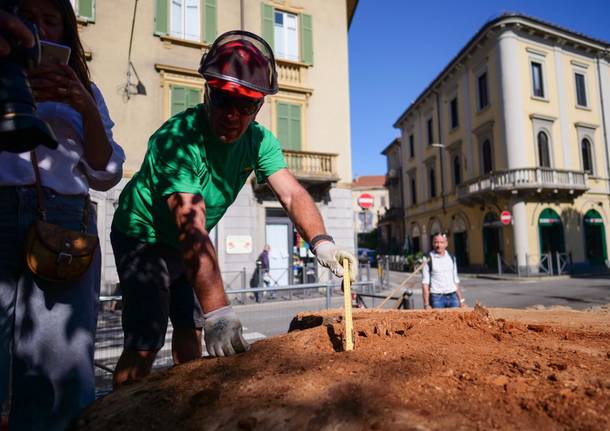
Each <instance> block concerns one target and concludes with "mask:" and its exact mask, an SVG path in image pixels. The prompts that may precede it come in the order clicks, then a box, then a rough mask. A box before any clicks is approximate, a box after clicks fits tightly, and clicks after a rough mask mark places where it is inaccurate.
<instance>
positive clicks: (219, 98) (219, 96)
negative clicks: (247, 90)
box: [207, 86, 263, 115]
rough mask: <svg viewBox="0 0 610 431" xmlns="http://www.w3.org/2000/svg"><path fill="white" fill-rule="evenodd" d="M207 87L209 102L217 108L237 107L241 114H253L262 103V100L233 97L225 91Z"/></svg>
mask: <svg viewBox="0 0 610 431" xmlns="http://www.w3.org/2000/svg"><path fill="white" fill-rule="evenodd" d="M207 88H208V95H209V98H210V103H211V104H212V105H213V106H214V107H215V108H217V109H221V110H227V109H231V108H235V109H237V112H239V113H240V114H241V115H253V114H255V113H256V111H257V110H258V109H259V108H260V107H261V105H262V104H263V100H262V99H261V100H250V99H246V98H243V97H235V96H232V95H230V94H228V93H227V92H225V91H221V90H217V89H215V88H212V87H209V86H208V87H207Z"/></svg>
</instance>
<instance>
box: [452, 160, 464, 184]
mask: <svg viewBox="0 0 610 431" xmlns="http://www.w3.org/2000/svg"><path fill="white" fill-rule="evenodd" d="M461 165H462V164H461V163H460V156H458V155H455V156H454V157H453V184H455V185H456V186H457V185H459V184H460V183H461V182H462V166H461Z"/></svg>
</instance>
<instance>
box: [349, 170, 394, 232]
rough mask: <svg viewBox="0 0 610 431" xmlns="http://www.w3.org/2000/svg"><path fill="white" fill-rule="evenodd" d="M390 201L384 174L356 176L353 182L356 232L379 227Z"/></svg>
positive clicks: (368, 230)
mask: <svg viewBox="0 0 610 431" xmlns="http://www.w3.org/2000/svg"><path fill="white" fill-rule="evenodd" d="M361 200H362V201H361ZM388 202H389V198H388V189H387V188H386V186H385V176H384V175H363V176H360V177H356V179H355V180H354V181H353V182H352V209H353V211H354V226H355V230H356V233H368V232H371V231H372V230H374V229H375V228H377V224H378V222H379V219H380V218H381V217H383V215H384V214H385V212H386V209H387V206H388ZM368 205H370V207H369V206H368Z"/></svg>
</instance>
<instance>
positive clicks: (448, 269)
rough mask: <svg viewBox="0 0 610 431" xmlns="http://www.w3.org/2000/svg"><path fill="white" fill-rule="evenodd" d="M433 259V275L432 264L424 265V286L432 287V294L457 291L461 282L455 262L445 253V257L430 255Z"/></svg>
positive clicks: (433, 253)
mask: <svg viewBox="0 0 610 431" xmlns="http://www.w3.org/2000/svg"><path fill="white" fill-rule="evenodd" d="M429 257H430V258H432V274H430V264H429V263H427V264H426V265H424V267H423V270H422V284H427V285H429V286H430V293H442V294H446V293H453V292H455V291H456V290H457V288H456V286H455V285H456V284H458V283H459V282H460V279H459V278H458V274H457V265H455V261H454V260H453V258H452V257H451V256H450V255H449V253H447V252H445V254H444V255H442V256H441V255H440V254H437V253H435V252H431V253H430V256H429Z"/></svg>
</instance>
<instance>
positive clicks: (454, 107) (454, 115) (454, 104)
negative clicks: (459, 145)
mask: <svg viewBox="0 0 610 431" xmlns="http://www.w3.org/2000/svg"><path fill="white" fill-rule="evenodd" d="M449 111H450V112H449V114H450V116H451V128H452V129H455V128H456V127H457V126H459V121H458V101H457V97H454V98H453V99H451V102H450V103H449Z"/></svg>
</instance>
